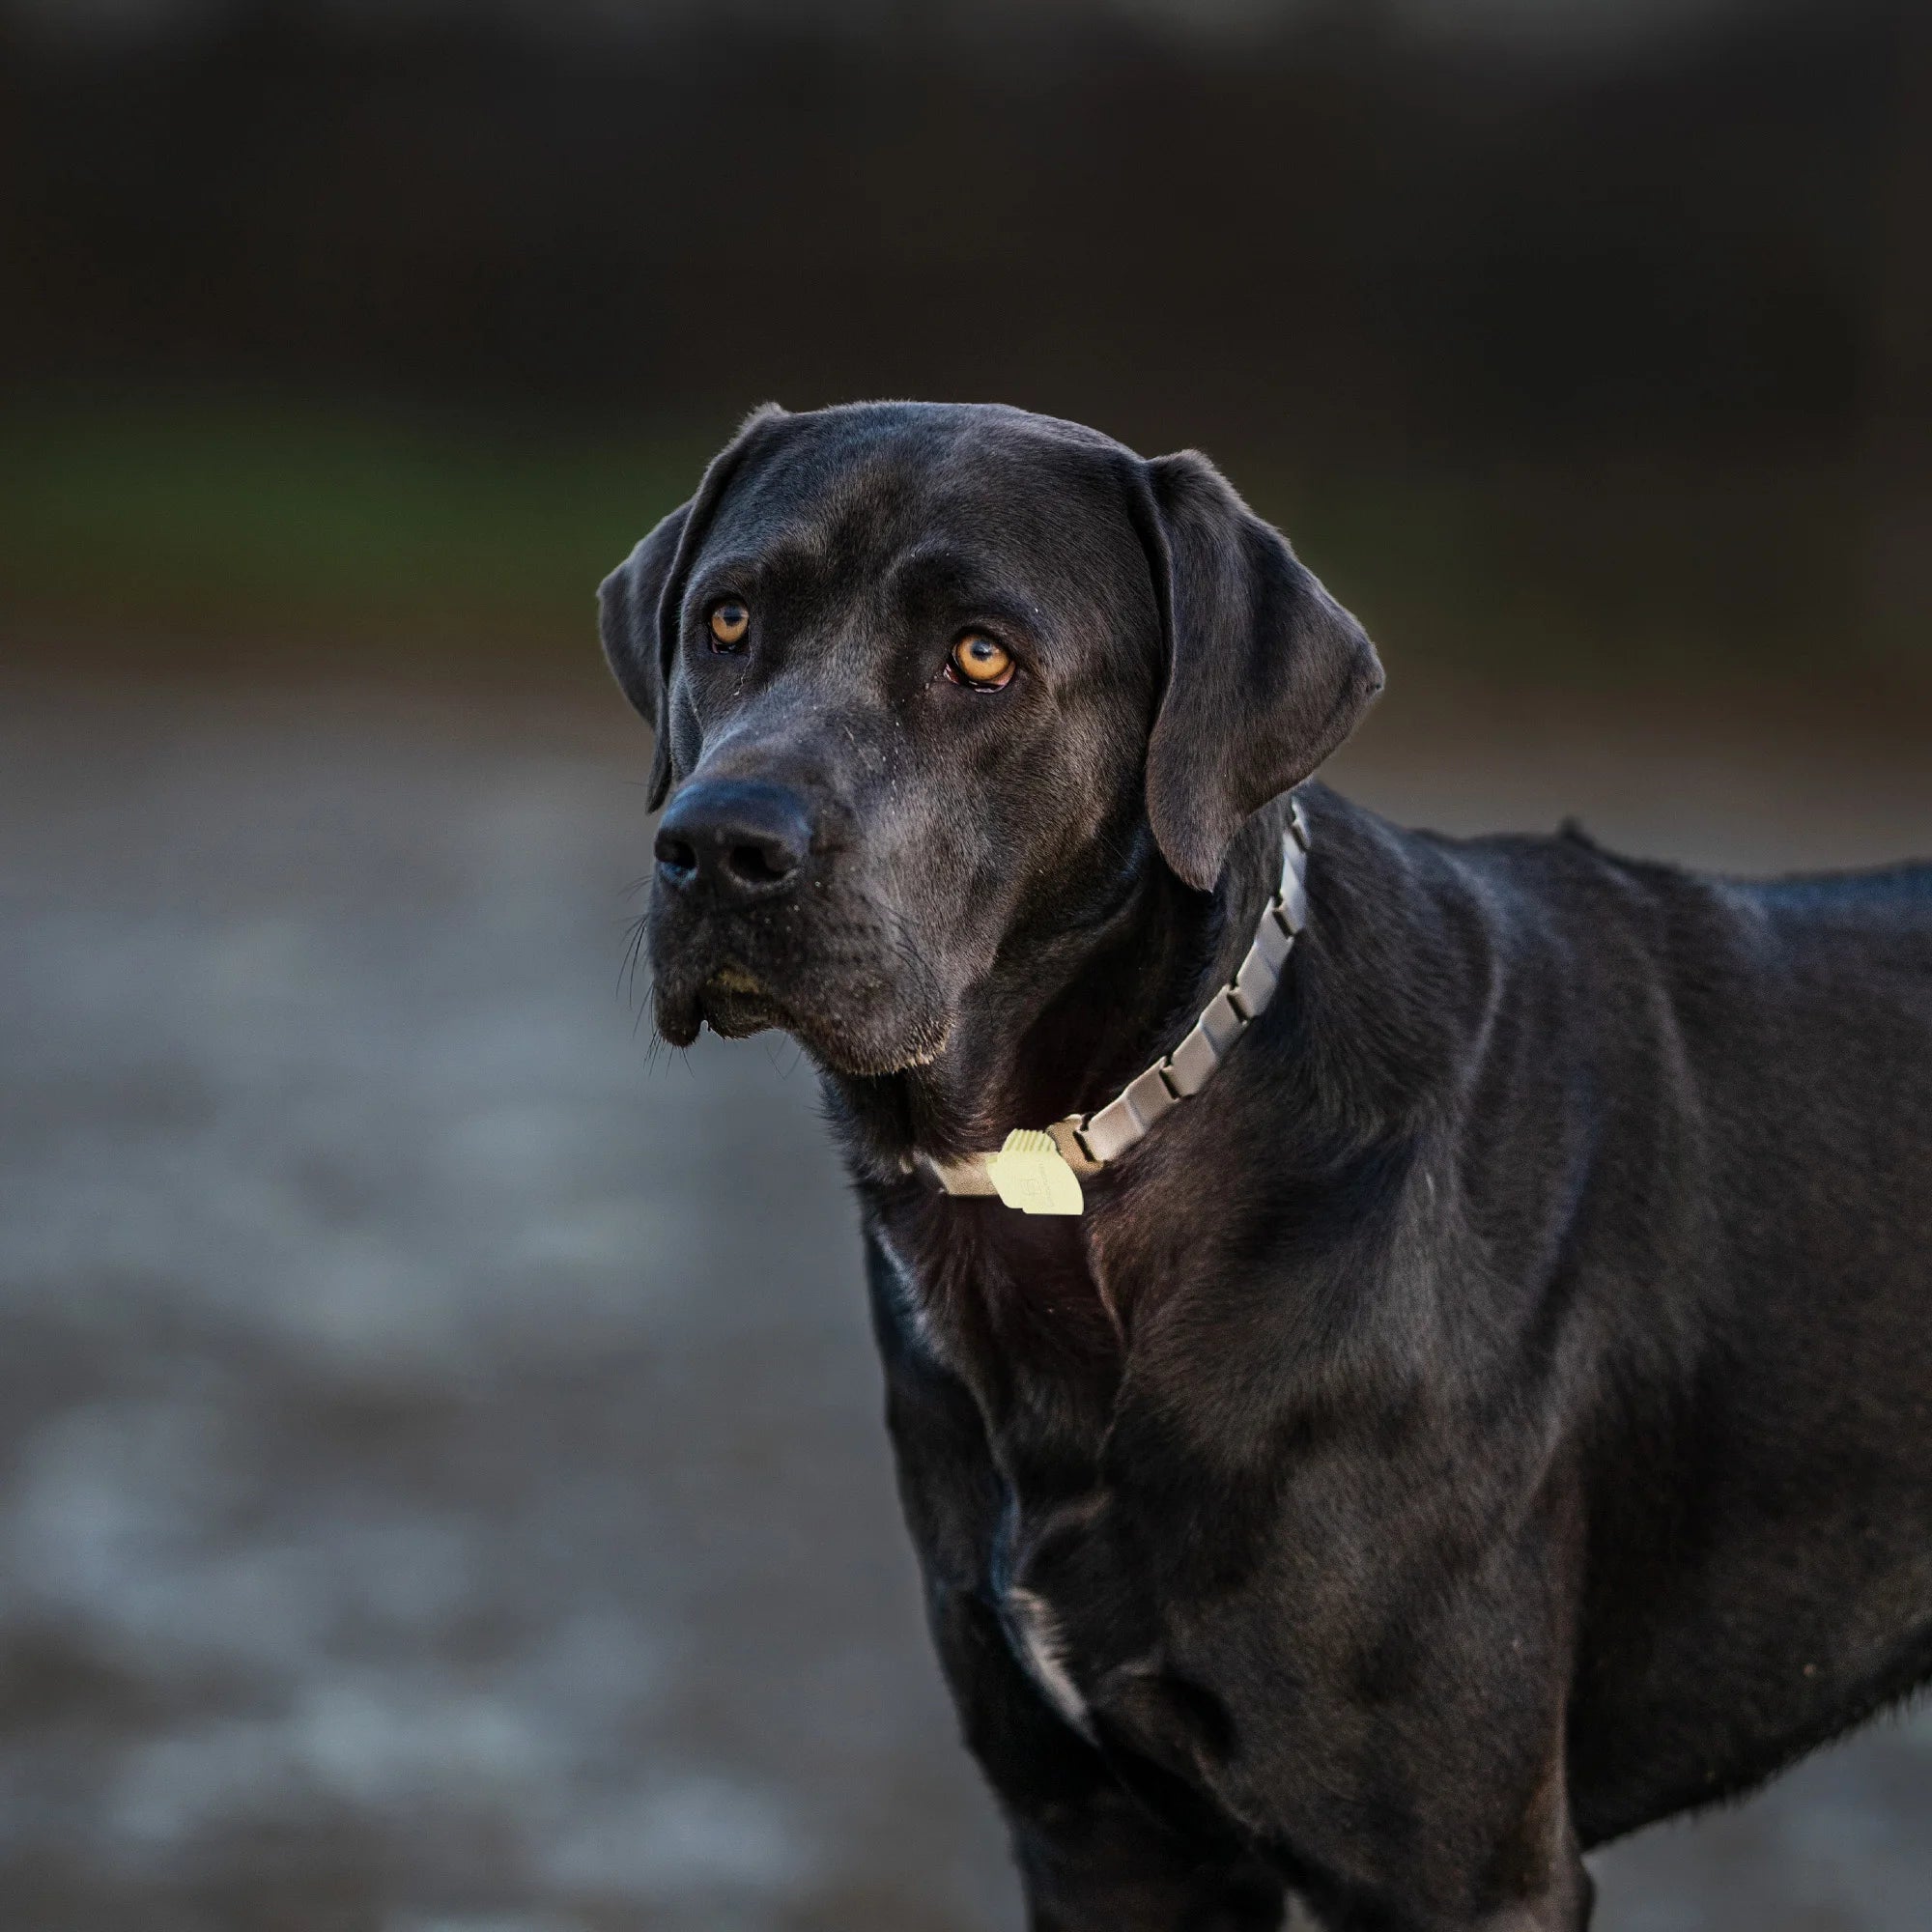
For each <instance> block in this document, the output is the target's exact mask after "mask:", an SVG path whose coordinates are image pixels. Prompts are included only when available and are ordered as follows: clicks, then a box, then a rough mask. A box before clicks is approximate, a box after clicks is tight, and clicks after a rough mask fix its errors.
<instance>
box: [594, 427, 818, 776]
mask: <svg viewBox="0 0 1932 1932" xmlns="http://www.w3.org/2000/svg"><path fill="white" fill-rule="evenodd" d="M784 413H785V412H784V411H783V410H781V409H780V408H779V406H778V405H777V404H776V403H766V404H764V405H762V406H761V407H760V408H758V409H756V410H753V412H752V413H751V414H750V415H749V416H747V417H746V419H745V421H744V424H743V426H742V427H741V428H740V429H739V431H738V434H737V435H736V436H735V437H733V438H732V440H730V442H729V443H727V444H726V445H725V448H724V449H723V450H721V451H720V452H719V454H718V455H716V456H714V457H713V458H712V459H711V464H710V467H709V468H708V469H706V470H705V472H704V475H703V478H702V480H701V481H700V482H699V483H698V486H697V494H696V496H695V497H692V499H691V501H690V502H688V503H681V504H679V505H678V507H677V508H676V509H675V510H673V511H672V512H671V513H670V515H669V516H668V517H667V518H666V519H665V520H664V522H663V523H661V524H660V525H659V526H657V528H656V529H654V530H653V531H652V532H651V533H650V535H649V536H647V537H645V538H644V539H643V541H642V542H641V543H639V545H638V547H637V549H636V550H634V551H633V552H632V553H631V554H630V555H629V556H628V557H626V558H625V559H624V561H623V562H622V563H620V564H619V565H618V566H617V568H616V569H615V570H613V571H612V572H611V575H610V576H609V577H607V578H606V579H605V580H604V582H602V583H601V584H599V585H598V586H597V628H598V632H599V635H600V636H601V637H602V638H603V640H604V658H605V662H606V663H607V664H609V665H610V667H611V674H612V675H613V676H614V677H615V678H616V680H617V684H618V687H619V688H620V689H621V690H622V692H623V694H624V696H626V697H627V698H629V699H630V701H631V704H632V706H633V708H634V709H636V710H638V711H639V712H641V713H642V714H643V715H644V717H646V718H648V719H649V720H650V721H651V729H652V731H653V732H654V733H655V734H656V739H657V744H656V749H655V750H654V752H653V753H652V757H651V781H650V800H649V805H648V808H647V809H648V810H652V811H655V810H657V809H658V807H659V806H661V805H662V804H663V803H664V802H665V796H666V794H667V793H668V791H669V790H670V781H671V768H670V678H671V667H672V665H673V664H674V663H675V661H676V657H677V628H678V615H679V609H680V607H681V605H682V604H683V602H684V585H685V581H686V579H688V578H689V577H690V575H691V564H692V559H693V558H694V557H695V556H696V554H697V546H698V545H699V544H701V543H702V542H703V541H704V532H705V530H706V529H707V528H708V527H709V526H710V523H711V518H712V515H713V513H714V512H715V511H716V509H717V507H718V503H719V499H720V498H721V497H723V496H724V494H725V486H726V485H727V484H728V483H729V482H730V480H731V478H732V477H733V476H734V475H735V474H736V473H737V471H738V469H739V466H740V465H741V464H742V463H743V461H744V459H745V454H746V452H747V450H748V449H750V447H751V446H752V444H753V442H754V441H755V440H757V438H758V437H759V435H760V434H761V432H762V431H763V430H764V429H765V427H766V426H767V425H768V424H770V423H772V422H775V421H777V420H778V419H779V418H780V417H781V416H782V415H783V414H784Z"/></svg>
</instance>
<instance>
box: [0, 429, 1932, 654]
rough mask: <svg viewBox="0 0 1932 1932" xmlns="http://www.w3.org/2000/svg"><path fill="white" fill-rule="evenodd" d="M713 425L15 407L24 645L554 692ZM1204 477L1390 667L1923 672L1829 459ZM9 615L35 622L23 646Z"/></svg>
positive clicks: (14, 576)
mask: <svg viewBox="0 0 1932 1932" xmlns="http://www.w3.org/2000/svg"><path fill="white" fill-rule="evenodd" d="M729 427H730V425H729V424H728V423H725V422H720V423H716V424H697V425H694V426H689V427H680V428H674V429H657V430H651V431H647V432H646V433H644V434H640V435H639V436H637V437H635V438H631V439H626V440H608V439H606V440H590V439H584V438H573V437H570V436H567V435H562V434H558V433H555V432H541V433H532V434H522V435H511V434H507V433H504V432H502V431H500V430H496V431H488V430H477V429H473V428H464V427H460V426H450V425H448V424H438V423H432V422H423V421H416V420H409V419H404V418H402V417H400V416H393V417H392V416H385V415H384V414H383V413H381V412H376V411H373V410H370V409H367V408H361V409H356V408H348V407H339V406H323V405H319V404H313V403H311V404H306V405H301V406H289V405H285V404H280V405H267V404H260V403H238V402H235V401H233V400H214V401H211V400H209V399H205V398H202V399H197V398H185V399H174V400H169V401H156V400H154V399H152V398H145V399H144V398H134V399H120V400H111V401H102V400H99V399H90V400H68V401H65V402H56V403H43V404H42V405H40V406H38V407H32V408H24V409H23V408H20V407H17V406H16V407H14V408H13V409H11V410H10V411H9V420H8V426H7V431H6V434H5V437H4V440H0V519H4V526H5V528H6V531H7V541H6V542H5V544H4V545H0V605H4V607H5V608H6V609H7V610H9V611H11V612H13V613H14V618H15V622H14V624H13V625H12V626H10V629H11V630H12V632H13V634H14V646H13V648H14V649H15V650H31V648H32V639H33V638H34V637H35V636H42V637H46V636H52V635H55V634H57V633H59V632H60V631H61V630H62V629H64V628H67V627H71V626H73V625H84V626H86V627H88V628H89V629H90V631H91V632H93V633H96V634H98V635H104V636H108V637H112V638H116V639H120V640H121V643H120V646H119V648H120V649H121V650H122V651H123V652H131V653H133V654H135V655H137V656H143V657H146V658H148V659H150V660H152V661H155V662H156V666H157V668H158V666H159V663H160V662H161V661H163V660H166V659H168V658H170V657H178V656H182V655H190V656H191V655H193V654H194V653H196V652H197V651H198V650H206V649H211V648H212V649H215V650H217V651H224V650H231V649H233V648H235V647H239V646H241V644H244V643H245V645H246V646H247V650H248V654H249V657H250V660H251V661H254V662H261V661H263V659H264V658H265V656H266V657H267V658H270V659H272V658H273V657H274V656H275V655H276V654H277V653H278V652H285V653H299V654H302V655H303V657H304V659H305V661H307V662H310V663H312V662H313V652H314V650H315V647H316V645H317V644H318V642H326V644H327V649H328V650H329V651H330V652H331V653H333V654H335V655H336V656H339V657H341V658H342V659H344V660H346V661H354V660H355V659H356V658H357V657H358V656H360V657H363V658H367V657H369V656H371V655H373V654H375V653H376V652H378V651H380V654H381V661H382V662H383V663H384V665H386V666H389V667H391V668H407V667H408V665H409V664H410V663H411V661H412V659H415V658H420V659H421V660H422V661H423V662H424V663H425V664H428V665H440V664H442V663H446V662H447V659H448V656H449V654H450V653H451V652H452V651H453V650H458V649H460V650H462V651H463V652H465V653H468V654H470V655H472V656H474V657H477V658H479V659H482V658H487V659H488V660H489V661H491V662H494V663H496V664H497V665H498V666H502V667H508V668H523V669H527V670H529V671H531V672H535V673H544V672H547V671H549V670H551V669H553V668H556V667H558V666H561V665H563V664H564V663H565V661H566V660H567V661H568V668H569V669H570V670H571V671H572V672H573V673H575V672H577V671H580V670H587V669H588V668H590V666H591V664H592V663H593V661H594V652H592V651H590V650H589V649H588V639H589V637H590V634H591V627H592V622H593V618H592V595H593V592H594V589H595V586H596V584H597V582H598V580H599V579H600V578H601V577H602V576H603V574H604V573H605V572H606V571H607V570H609V569H610V568H611V565H612V564H613V563H614V562H615V561H616V560H617V559H618V558H619V557H621V556H622V555H623V554H624V553H625V552H626V551H627V550H628V549H629V547H630V546H631V544H632V543H634V542H635V541H636V539H637V538H638V537H639V535H640V534H641V533H642V532H643V531H644V530H646V529H648V528H649V527H650V526H651V525H652V524H653V523H654V522H655V521H656V520H657V518H658V517H660V516H661V515H663V514H664V512H665V511H666V510H668V509H669V508H670V507H671V506H672V505H673V504H675V503H676V502H678V501H679V500H681V499H682V497H684V496H685V495H687V494H688V492H689V491H690V489H691V487H692V486H693V484H694V483H695V481H696V476H697V474H698V472H699V470H700V469H701V468H702V465H703V462H704V459H705V458H706V456H707V455H708V454H709V453H710V451H711V450H712V449H713V448H715V447H716V446H717V444H718V442H719V441H720V440H722V439H723V437H724V436H725V434H727V433H728V430H729ZM1216 453H1217V454H1220V455H1221V456H1222V457H1223V459H1224V462H1225V467H1227V468H1228V469H1229V470H1230V471H1231V473H1233V474H1234V475H1235V476H1236V480H1237V481H1238V482H1240V484H1241V485H1242V487H1243V488H1244V490H1245V492H1246V494H1247V495H1248V497H1249V498H1250V500H1251V501H1253V502H1254V503H1255V505H1256V507H1257V508H1258V509H1260V510H1261V511H1262V512H1263V513H1264V515H1268V516H1271V517H1273V518H1275V519H1277V520H1278V521H1279V522H1281V523H1282V525H1283V526H1284V527H1286V528H1287V529H1288V530H1289V531H1290V533H1291V534H1292V535H1293V538H1294V541H1295V544H1296V547H1297V548H1298V550H1299V551H1300V552H1301V554H1303V556H1304V557H1306V558H1307V559H1308V560H1309V562H1310V563H1311V564H1312V565H1313V566H1314V568H1315V569H1316V570H1317V571H1319V572H1320V573H1321V575H1322V577H1323V578H1324V579H1325V580H1326V581H1327V582H1329V584H1330V586H1331V587H1332V588H1333V589H1334V590H1335V591H1336V593H1337V594H1338V595H1339V596H1341V597H1342V598H1343V600H1344V601H1345V602H1347V603H1349V604H1350V606H1351V607H1352V608H1354V609H1355V610H1356V611H1358V612H1359V613H1360V614H1361V615H1362V616H1363V618H1364V619H1365V621H1366V622H1367V623H1368V625H1369V628H1370V630H1371V632H1372V633H1373V634H1374V635H1376V636H1377V637H1378V639H1380V640H1381V641H1382V643H1383V646H1384V651H1385V655H1388V656H1389V657H1390V658H1391V659H1392V660H1393V661H1395V662H1398V663H1399V664H1400V665H1401V666H1402V668H1403V669H1404V671H1405V674H1413V673H1414V672H1416V671H1418V670H1420V671H1422V672H1423V673H1425V674H1428V675H1432V676H1436V677H1441V678H1443V679H1445V680H1448V681H1463V680H1476V681H1491V682H1494V681H1498V680H1503V681H1507V682H1509V683H1511V684H1513V685H1516V684H1521V683H1523V682H1529V683H1534V684H1548V685H1554V686H1569V687H1582V688H1586V689H1587V688H1629V687H1639V686H1654V685H1656V684H1657V683H1659V682H1660V681H1662V682H1664V683H1672V684H1683V683H1687V682H1688V683H1695V684H1716V683H1721V682H1722V681H1724V680H1726V679H1736V678H1737V677H1739V676H1740V674H1743V675H1745V676H1747V677H1749V678H1750V679H1751V680H1753V681H1754V682H1755V683H1756V684H1758V685H1760V686H1764V687H1770V686H1774V685H1779V684H1786V685H1790V686H1792V687H1794V688H1797V687H1803V686H1806V685H1809V684H1815V682H1816V680H1817V679H1818V677H1819V675H1820V672H1819V663H1818V660H1819V655H1820V653H1821V652H1823V653H1826V654H1827V656H1828V661H1829V663H1830V664H1831V666H1832V667H1833V671H1834V674H1840V675H1841V674H1842V673H1843V672H1844V671H1845V670H1847V669H1848V668H1849V669H1851V670H1853V671H1854V672H1855V673H1857V674H1860V675H1868V676H1869V677H1870V678H1871V679H1873V680H1876V681H1878V682H1880V683H1886V684H1891V683H1897V682H1899V681H1901V680H1903V681H1905V682H1908V683H1911V684H1913V685H1915V686H1918V685H1920V684H1921V683H1922V682H1923V681H1924V680H1925V678H1926V673H1927V667H1928V654H1927V652H1926V650H1925V648H1924V640H1923V639H1922V637H1918V638H1913V639H1907V640H1906V641H1905V643H1904V644H1902V645H1901V643H1900V641H1899V639H1898V638H1897V637H1896V636H1895V635H1891V634H1889V633H1882V631H1881V630H1880V628H1878V627H1874V626H1872V625H1870V624H1868V623H1867V622H1865V620H1864V619H1863V618H1862V616H1861V590H1860V580H1859V568H1860V563H1859V559H1860V546H1861V502H1860V497H1859V491H1858V488H1857V478H1856V476H1855V475H1854V474H1851V473H1849V472H1847V471H1844V470H1840V469H1833V468H1831V467H1829V466H1819V465H1812V466H1804V465H1786V466H1784V467H1782V468H1780V467H1777V466H1773V465H1763V464H1761V465H1751V466H1743V465H1738V464H1735V463H1733V464H1730V465H1728V466H1717V465H1710V464H1704V465H1691V464H1687V463H1685V462H1682V461H1675V462H1661V461H1655V460H1640V459H1637V458H1634V457H1624V458H1622V459H1620V460H1615V461H1611V460H1607V459H1605V460H1597V461H1592V462H1587V463H1585V462H1579V461H1572V462H1568V463H1561V464H1558V463H1550V462H1543V463H1539V464H1529V463H1525V462H1521V461H1517V462H1502V461H1483V462H1477V461H1474V460H1472V459H1468V458H1463V459H1462V460H1458V461H1450V460H1448V459H1446V458H1443V457H1440V456H1437V457H1435V459H1433V460H1432V459H1423V458H1418V459H1417V460H1416V461H1415V462H1413V463H1412V464H1409V465H1406V466H1403V467H1399V468H1398V467H1390V466H1388V465H1382V466H1380V467H1378V468H1373V469H1369V468H1351V467H1350V466H1348V465H1337V464H1326V465H1323V464H1321V463H1306V462H1304V463H1302V464H1299V465H1295V464H1290V463H1287V462H1284V461H1282V460H1281V459H1280V457H1279V455H1278V454H1273V453H1269V452H1264V453H1263V454H1262V455H1261V456H1260V457H1259V459H1243V458H1242V457H1240V456H1239V455H1237V454H1236V453H1234V452H1216ZM20 619H25V620H26V621H25V622H24V623H22V622H21V621H19V620H20Z"/></svg>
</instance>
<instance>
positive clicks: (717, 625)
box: [711, 597, 752, 651]
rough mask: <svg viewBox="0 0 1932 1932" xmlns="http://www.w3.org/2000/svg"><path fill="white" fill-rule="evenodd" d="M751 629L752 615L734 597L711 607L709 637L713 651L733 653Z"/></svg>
mask: <svg viewBox="0 0 1932 1932" xmlns="http://www.w3.org/2000/svg"><path fill="white" fill-rule="evenodd" d="M751 628H752V613H751V612H750V611H748V610H746V608H745V607H744V605H742V604H741V603H739V602H738V600H737V599H736V598H735V597H726V598H725V599H724V600H723V601H722V602H721V603H717V604H714V605H713V606H712V607H711V636H712V639H713V642H712V646H711V648H712V649H713V650H715V651H735V650H736V649H737V648H738V646H739V645H740V644H742V643H743V642H744V641H745V633H746V632H747V631H749V630H750V629H751Z"/></svg>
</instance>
